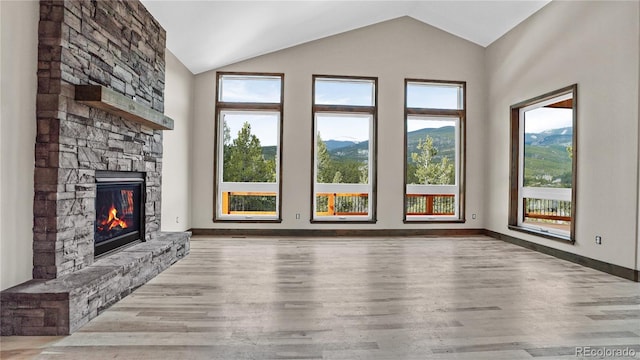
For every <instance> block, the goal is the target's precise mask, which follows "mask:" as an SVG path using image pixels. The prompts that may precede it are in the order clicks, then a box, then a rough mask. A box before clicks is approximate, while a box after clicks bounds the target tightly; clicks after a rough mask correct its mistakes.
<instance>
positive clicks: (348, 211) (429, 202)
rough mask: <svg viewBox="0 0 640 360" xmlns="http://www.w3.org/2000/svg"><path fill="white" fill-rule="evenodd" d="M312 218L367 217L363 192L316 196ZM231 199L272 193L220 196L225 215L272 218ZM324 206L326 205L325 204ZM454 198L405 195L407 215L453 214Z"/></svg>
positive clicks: (367, 198) (266, 213) (441, 195)
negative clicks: (240, 207)
mask: <svg viewBox="0 0 640 360" xmlns="http://www.w3.org/2000/svg"><path fill="white" fill-rule="evenodd" d="M316 196H317V200H316V202H317V203H321V204H319V205H318V207H317V208H316V216H354V215H368V213H369V212H368V203H369V194H367V193H317V194H316ZM234 197H236V198H237V197H258V198H263V200H264V198H268V197H272V198H275V197H276V193H274V192H252V191H229V192H223V193H222V213H223V214H227V215H275V214H276V211H275V210H267V209H260V208H256V209H255V210H249V209H246V208H244V209H238V208H237V207H234V206H233V204H231V202H232V201H231V199H232V198H234ZM321 199H322V200H321ZM325 204H326V205H325ZM454 208H455V195H452V194H438V195H433V194H407V215H454V214H455V209H454Z"/></svg>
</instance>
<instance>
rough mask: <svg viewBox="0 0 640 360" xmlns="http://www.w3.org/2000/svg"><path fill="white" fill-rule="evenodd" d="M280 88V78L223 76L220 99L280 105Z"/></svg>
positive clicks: (221, 78)
mask: <svg viewBox="0 0 640 360" xmlns="http://www.w3.org/2000/svg"><path fill="white" fill-rule="evenodd" d="M280 87H281V78H280V77H274V76H251V75H223V76H221V77H220V87H219V89H220V90H219V91H220V93H219V97H218V98H219V100H220V101H223V102H245V103H279V102H280V94H281V92H280V90H281V89H280Z"/></svg>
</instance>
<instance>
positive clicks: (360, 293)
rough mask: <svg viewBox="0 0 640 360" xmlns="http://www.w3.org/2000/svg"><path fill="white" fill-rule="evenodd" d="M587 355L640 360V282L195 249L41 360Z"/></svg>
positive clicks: (299, 244) (535, 268) (198, 242)
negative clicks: (595, 353)
mask: <svg viewBox="0 0 640 360" xmlns="http://www.w3.org/2000/svg"><path fill="white" fill-rule="evenodd" d="M6 340H8V339H3V342H4V341H6ZM584 346H589V347H591V348H590V349H591V350H592V351H604V348H606V349H607V350H608V351H610V352H611V354H613V355H614V356H612V357H611V356H610V357H606V358H609V359H614V358H621V359H622V358H625V357H623V356H622V355H620V356H617V355H616V353H615V352H616V351H620V352H621V351H622V350H624V349H628V350H627V351H628V352H631V353H635V357H636V358H640V285H639V284H638V283H634V282H631V281H628V280H624V279H621V278H617V277H614V276H612V275H608V274H605V273H601V272H598V271H596V270H592V269H589V268H585V267H582V266H579V265H576V264H573V263H569V262H566V261H562V260H558V259H556V258H553V257H550V256H547V255H543V254H540V253H536V252H533V251H530V250H527V249H524V248H521V247H518V246H515V245H511V244H508V243H505V242H502V241H498V240H494V239H492V238H489V237H485V236H477V237H464V238H441V237H438V238H426V239H425V238H376V239H366V238H336V239H322V238H313V239H293V238H280V239H278V238H246V239H245V238H215V239H214V238H208V237H194V238H193V239H192V241H191V254H190V255H189V256H188V257H186V258H185V259H183V260H181V261H180V262H178V263H177V264H175V265H174V266H172V267H171V268H170V269H168V270H166V271H165V272H164V273H162V274H160V275H159V276H158V277H156V278H155V279H153V280H152V281H151V282H149V283H147V284H146V285H144V286H142V287H141V288H139V289H138V290H136V291H135V292H134V293H133V294H131V295H129V296H128V297H127V298H125V299H124V300H122V301H120V302H119V303H117V304H116V305H114V306H113V307H111V308H110V309H108V310H107V311H105V312H104V313H103V314H101V315H100V316H99V317H98V318H96V319H94V320H93V321H91V322H90V323H89V324H87V325H86V326H84V327H83V328H82V329H81V330H80V331H78V332H76V333H75V334H73V335H71V336H68V337H64V338H61V339H60V340H59V341H58V342H56V343H54V344H50V345H49V346H48V347H46V348H45V349H44V350H43V351H42V352H41V353H40V355H38V356H37V358H39V359H89V358H91V359H107V358H116V357H117V358H124V359H367V360H369V359H474V360H477V359H509V360H517V359H533V358H535V359H577V358H581V357H580V356H578V357H577V356H576V347H584ZM579 351H583V350H582V349H580V350H579ZM5 355H7V356H8V355H10V354H8V353H5V351H4V350H3V353H2V358H3V359H4V358H5ZM585 358H589V357H585ZM591 358H602V357H591ZM626 358H629V357H626Z"/></svg>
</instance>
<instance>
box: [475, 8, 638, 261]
mask: <svg viewBox="0 0 640 360" xmlns="http://www.w3.org/2000/svg"><path fill="white" fill-rule="evenodd" d="M638 4H639V3H638V2H611V1H607V2H595V1H593V2H592V1H571V2H569V1H567V2H564V1H554V2H551V3H550V4H549V5H547V6H546V7H544V8H542V9H541V10H540V11H539V12H538V13H536V14H534V15H533V16H532V17H531V18H529V19H527V20H526V21H524V22H523V23H522V24H520V25H519V26H518V27H516V28H515V29H514V30H512V31H510V32H509V33H508V34H507V35H505V36H504V37H502V38H501V39H499V40H498V41H496V42H494V43H493V44H492V45H491V46H489V47H488V49H487V51H486V56H487V57H486V59H487V62H486V64H487V76H488V79H489V81H488V104H489V108H488V114H489V116H488V119H487V120H488V121H487V123H486V126H487V127H486V135H487V141H488V142H489V143H490V144H491V146H489V147H487V152H486V161H485V162H484V163H485V164H486V166H487V167H488V172H487V181H486V185H487V198H486V200H487V202H486V204H487V206H486V207H485V213H487V221H486V223H485V225H486V227H487V228H488V229H489V230H493V231H497V232H500V233H504V234H508V235H512V236H516V237H519V238H523V239H526V240H529V241H532V242H535V243H539V244H543V245H546V246H550V247H554V248H558V249H561V250H564V251H569V252H573V253H576V254H579V255H582V256H586V257H589V258H593V259H597V260H601V261H605V262H608V263H613V264H617V265H620V266H624V267H627V268H637V262H636V260H637V256H636V254H637V251H636V246H637V241H638V239H637V232H636V228H637V226H638V213H637V204H638V179H637V176H638V175H637V174H638V111H639V110H638V95H639V93H638V76H639V74H638V71H639V69H638V61H639V53H640V51H639V43H638V34H639V30H638V23H639V15H638V14H639V13H638V6H639V5H638ZM573 83H577V84H578V124H577V129H576V131H577V151H578V154H577V155H578V156H577V161H578V173H577V184H576V185H577V209H576V234H575V236H576V243H575V245H569V244H565V243H561V242H557V241H553V240H546V239H542V238H539V237H535V236H528V235H526V234H523V233H520V232H513V231H510V230H508V228H507V221H508V219H507V218H508V204H509V199H508V195H509V106H510V105H512V104H515V103H517V102H520V101H523V100H527V99H530V98H533V97H535V96H538V95H541V94H544V93H546V92H549V91H552V90H556V89H559V88H562V87H564V86H567V85H571V84H573ZM596 235H601V236H602V239H603V240H602V242H603V243H602V245H596V244H595V241H594V237H595V236H596Z"/></svg>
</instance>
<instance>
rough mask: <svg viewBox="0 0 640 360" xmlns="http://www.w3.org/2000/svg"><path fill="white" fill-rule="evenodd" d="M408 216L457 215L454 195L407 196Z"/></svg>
mask: <svg viewBox="0 0 640 360" xmlns="http://www.w3.org/2000/svg"><path fill="white" fill-rule="evenodd" d="M406 211H407V215H455V195H453V194H438V195H434V194H407V209H406Z"/></svg>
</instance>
